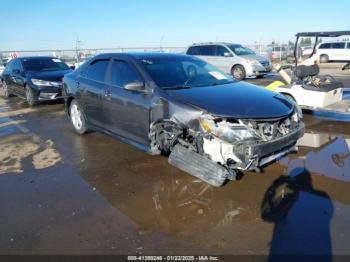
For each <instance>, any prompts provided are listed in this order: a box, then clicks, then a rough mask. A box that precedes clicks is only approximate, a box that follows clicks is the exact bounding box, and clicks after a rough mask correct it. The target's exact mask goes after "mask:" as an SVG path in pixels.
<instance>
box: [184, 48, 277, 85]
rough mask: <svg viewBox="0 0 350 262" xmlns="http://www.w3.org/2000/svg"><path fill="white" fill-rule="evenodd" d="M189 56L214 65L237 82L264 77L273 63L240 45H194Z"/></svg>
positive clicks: (188, 50)
mask: <svg viewBox="0 0 350 262" xmlns="http://www.w3.org/2000/svg"><path fill="white" fill-rule="evenodd" d="M186 54H187V55H194V56H197V57H199V58H201V59H203V60H205V61H206V62H207V63H209V64H212V65H214V66H215V67H217V68H219V69H221V70H222V71H224V72H225V73H227V74H232V76H233V77H234V78H235V79H237V80H242V79H244V78H246V77H250V76H256V77H263V76H264V75H266V74H268V73H270V72H271V69H272V64H271V61H270V60H269V59H268V58H266V57H263V56H259V55H257V54H256V53H255V52H254V51H252V50H250V49H249V48H247V47H244V46H242V45H240V44H233V43H201V44H193V45H192V46H190V47H189V48H188V49H187V51H186Z"/></svg>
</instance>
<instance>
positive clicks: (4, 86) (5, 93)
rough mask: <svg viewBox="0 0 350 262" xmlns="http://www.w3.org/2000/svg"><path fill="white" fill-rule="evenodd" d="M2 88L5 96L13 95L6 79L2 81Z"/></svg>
mask: <svg viewBox="0 0 350 262" xmlns="http://www.w3.org/2000/svg"><path fill="white" fill-rule="evenodd" d="M2 88H3V89H4V97H10V96H11V92H10V90H9V88H8V86H7V84H6V82H5V81H2Z"/></svg>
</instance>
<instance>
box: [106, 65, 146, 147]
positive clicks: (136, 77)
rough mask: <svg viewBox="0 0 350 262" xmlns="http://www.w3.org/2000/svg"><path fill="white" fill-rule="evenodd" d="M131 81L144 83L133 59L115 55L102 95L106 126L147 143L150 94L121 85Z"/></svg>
mask: <svg viewBox="0 0 350 262" xmlns="http://www.w3.org/2000/svg"><path fill="white" fill-rule="evenodd" d="M133 82H142V83H144V79H143V78H142V76H141V74H140V73H139V71H138V69H137V66H136V65H135V64H134V63H133V62H132V61H129V60H126V59H120V58H114V59H113V60H112V62H111V68H110V76H109V83H108V85H107V89H106V96H105V97H104V99H103V109H104V113H105V116H106V128H107V129H108V130H109V131H110V132H113V133H115V134H117V135H119V136H122V137H124V138H127V139H129V140H132V141H135V142H137V143H139V144H143V145H148V144H149V138H148V133H149V125H150V123H149V108H150V104H151V102H150V98H151V95H150V94H145V93H144V92H140V91H131V90H126V89H125V88H124V87H125V85H126V84H129V83H133Z"/></svg>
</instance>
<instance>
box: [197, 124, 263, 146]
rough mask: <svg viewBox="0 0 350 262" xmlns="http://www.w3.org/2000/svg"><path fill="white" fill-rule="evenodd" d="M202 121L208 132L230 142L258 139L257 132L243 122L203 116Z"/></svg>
mask: <svg viewBox="0 0 350 262" xmlns="http://www.w3.org/2000/svg"><path fill="white" fill-rule="evenodd" d="M200 122H201V126H202V128H203V129H204V130H205V131H206V132H208V133H210V134H212V135H214V136H216V137H218V138H220V139H222V140H224V141H226V142H229V143H235V142H237V141H242V140H255V139H258V137H257V135H256V134H254V133H253V132H252V131H251V130H249V129H248V128H247V127H246V126H245V125H242V124H233V123H230V122H226V121H225V120H223V121H220V122H215V121H214V120H213V119H207V118H202V119H201V121H200Z"/></svg>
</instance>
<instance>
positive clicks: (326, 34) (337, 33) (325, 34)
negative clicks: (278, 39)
mask: <svg viewBox="0 0 350 262" xmlns="http://www.w3.org/2000/svg"><path fill="white" fill-rule="evenodd" d="M342 35H350V31H329V32H302V33H297V34H296V35H295V36H297V37H302V36H321V37H338V36H342Z"/></svg>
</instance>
